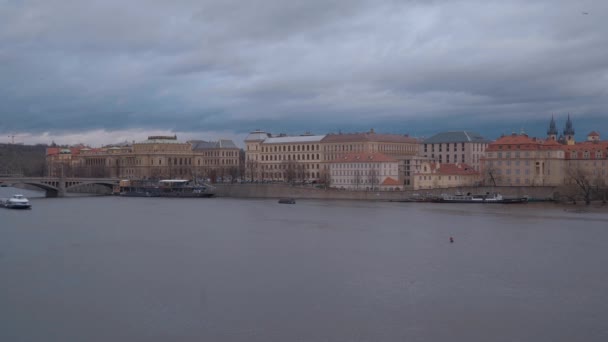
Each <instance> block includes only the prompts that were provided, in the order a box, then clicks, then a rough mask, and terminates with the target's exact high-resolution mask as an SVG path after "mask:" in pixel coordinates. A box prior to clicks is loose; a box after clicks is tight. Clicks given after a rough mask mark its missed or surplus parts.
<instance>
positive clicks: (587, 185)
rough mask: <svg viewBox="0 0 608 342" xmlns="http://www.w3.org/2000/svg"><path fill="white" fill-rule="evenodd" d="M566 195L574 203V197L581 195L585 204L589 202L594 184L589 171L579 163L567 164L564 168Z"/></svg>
mask: <svg viewBox="0 0 608 342" xmlns="http://www.w3.org/2000/svg"><path fill="white" fill-rule="evenodd" d="M565 183H566V188H565V190H566V194H567V195H566V196H567V197H569V198H570V199H572V200H573V202H575V203H576V199H575V198H576V197H582V198H583V200H584V201H585V204H587V205H589V204H591V198H592V194H593V192H594V191H595V190H596V185H595V184H594V182H593V178H592V175H591V173H590V172H588V171H586V170H584V169H583V168H582V167H581V166H579V165H572V164H570V165H568V166H567V168H566V180H565Z"/></svg>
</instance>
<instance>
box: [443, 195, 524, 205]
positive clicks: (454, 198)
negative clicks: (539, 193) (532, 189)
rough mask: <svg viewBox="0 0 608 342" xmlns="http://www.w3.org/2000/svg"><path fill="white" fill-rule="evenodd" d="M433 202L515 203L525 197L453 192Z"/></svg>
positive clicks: (522, 200) (521, 201)
mask: <svg viewBox="0 0 608 342" xmlns="http://www.w3.org/2000/svg"><path fill="white" fill-rule="evenodd" d="M433 202H434V203H487V204H490V203H497V204H498V203H500V204H515V203H527V202H528V198H527V197H515V198H505V197H503V196H502V195H501V194H499V193H493V194H490V193H486V194H485V195H472V194H471V193H468V194H466V195H462V194H458V193H457V194H454V195H447V194H443V195H441V196H440V197H438V198H436V199H434V200H433Z"/></svg>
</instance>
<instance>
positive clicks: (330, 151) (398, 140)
mask: <svg viewBox="0 0 608 342" xmlns="http://www.w3.org/2000/svg"><path fill="white" fill-rule="evenodd" d="M321 145H322V155H323V163H324V165H325V166H324V168H325V170H328V169H329V163H331V162H332V161H334V160H338V159H340V158H342V157H344V156H345V155H349V154H353V153H382V154H383V155H386V156H388V157H391V158H394V159H396V160H398V162H399V177H398V179H399V181H400V182H401V184H400V187H401V188H407V187H411V177H412V175H413V173H414V172H415V171H416V167H417V166H419V165H420V164H419V163H420V159H421V158H419V157H418V145H419V141H418V139H415V138H411V137H409V136H408V135H400V134H379V133H376V132H375V131H374V130H373V129H371V130H370V131H369V132H362V133H338V134H328V135H327V136H325V138H323V140H322V141H321Z"/></svg>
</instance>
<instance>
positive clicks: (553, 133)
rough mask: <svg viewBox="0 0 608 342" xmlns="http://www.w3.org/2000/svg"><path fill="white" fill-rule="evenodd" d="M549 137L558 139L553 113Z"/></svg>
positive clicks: (548, 132) (548, 131)
mask: <svg viewBox="0 0 608 342" xmlns="http://www.w3.org/2000/svg"><path fill="white" fill-rule="evenodd" d="M547 138H548V139H552V140H557V127H556V126H555V119H554V118H553V115H551V122H550V123H549V129H548V130H547Z"/></svg>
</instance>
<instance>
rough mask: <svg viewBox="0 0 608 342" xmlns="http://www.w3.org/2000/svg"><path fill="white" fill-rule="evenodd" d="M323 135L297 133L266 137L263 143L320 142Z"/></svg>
mask: <svg viewBox="0 0 608 342" xmlns="http://www.w3.org/2000/svg"><path fill="white" fill-rule="evenodd" d="M323 138H325V135H299V136H284V137H272V138H266V139H265V140H264V144H290V143H317V142H321V140H323Z"/></svg>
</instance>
